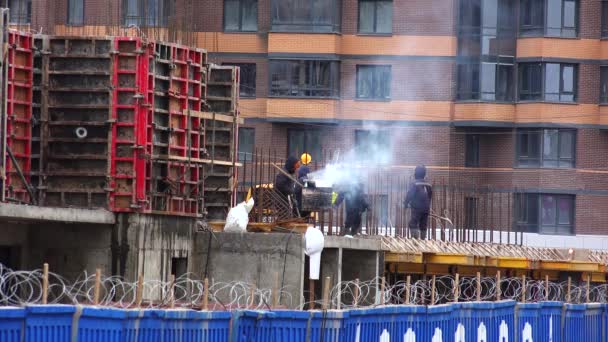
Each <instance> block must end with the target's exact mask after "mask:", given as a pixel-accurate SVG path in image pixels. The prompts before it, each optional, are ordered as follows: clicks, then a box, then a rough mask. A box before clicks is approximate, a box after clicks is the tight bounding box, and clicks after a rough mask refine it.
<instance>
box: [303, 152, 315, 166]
mask: <svg viewBox="0 0 608 342" xmlns="http://www.w3.org/2000/svg"><path fill="white" fill-rule="evenodd" d="M300 161H301V162H302V164H304V165H308V163H310V162H311V161H312V157H311V156H310V154H308V153H306V152H304V153H302V156H300Z"/></svg>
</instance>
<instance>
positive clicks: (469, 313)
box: [452, 302, 498, 342]
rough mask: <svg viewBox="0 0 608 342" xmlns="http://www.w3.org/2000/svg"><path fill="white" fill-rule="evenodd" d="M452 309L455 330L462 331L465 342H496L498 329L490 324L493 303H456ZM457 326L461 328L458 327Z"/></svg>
mask: <svg viewBox="0 0 608 342" xmlns="http://www.w3.org/2000/svg"><path fill="white" fill-rule="evenodd" d="M453 308H454V312H453V314H452V317H454V324H455V325H456V330H458V329H464V336H465V341H484V342H487V341H498V334H497V332H498V329H497V328H496V327H494V325H493V324H492V323H493V322H492V318H493V317H492V313H493V311H494V303H492V302H484V303H481V302H468V303H457V304H453ZM459 324H461V325H462V328H459V327H458V325H459ZM460 336H461V337H462V333H460Z"/></svg>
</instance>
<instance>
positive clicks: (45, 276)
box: [42, 262, 49, 304]
mask: <svg viewBox="0 0 608 342" xmlns="http://www.w3.org/2000/svg"><path fill="white" fill-rule="evenodd" d="M48 299H49V264H47V263H46V262H45V263H44V264H43V265H42V304H47V303H48Z"/></svg>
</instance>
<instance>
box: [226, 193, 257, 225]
mask: <svg viewBox="0 0 608 342" xmlns="http://www.w3.org/2000/svg"><path fill="white" fill-rule="evenodd" d="M253 203H254V202H253V198H250V199H249V201H247V202H241V203H239V204H238V205H237V206H236V207H234V208H232V209H230V211H229V212H228V217H226V224H225V225H224V231H225V232H238V233H243V232H245V231H247V224H249V212H250V211H251V209H252V208H253Z"/></svg>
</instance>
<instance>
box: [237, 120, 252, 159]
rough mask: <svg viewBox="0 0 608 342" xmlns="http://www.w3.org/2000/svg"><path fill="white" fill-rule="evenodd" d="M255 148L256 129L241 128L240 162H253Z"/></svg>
mask: <svg viewBox="0 0 608 342" xmlns="http://www.w3.org/2000/svg"><path fill="white" fill-rule="evenodd" d="M254 146H255V129H254V128H246V127H239V161H252V160H253V150H254Z"/></svg>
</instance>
